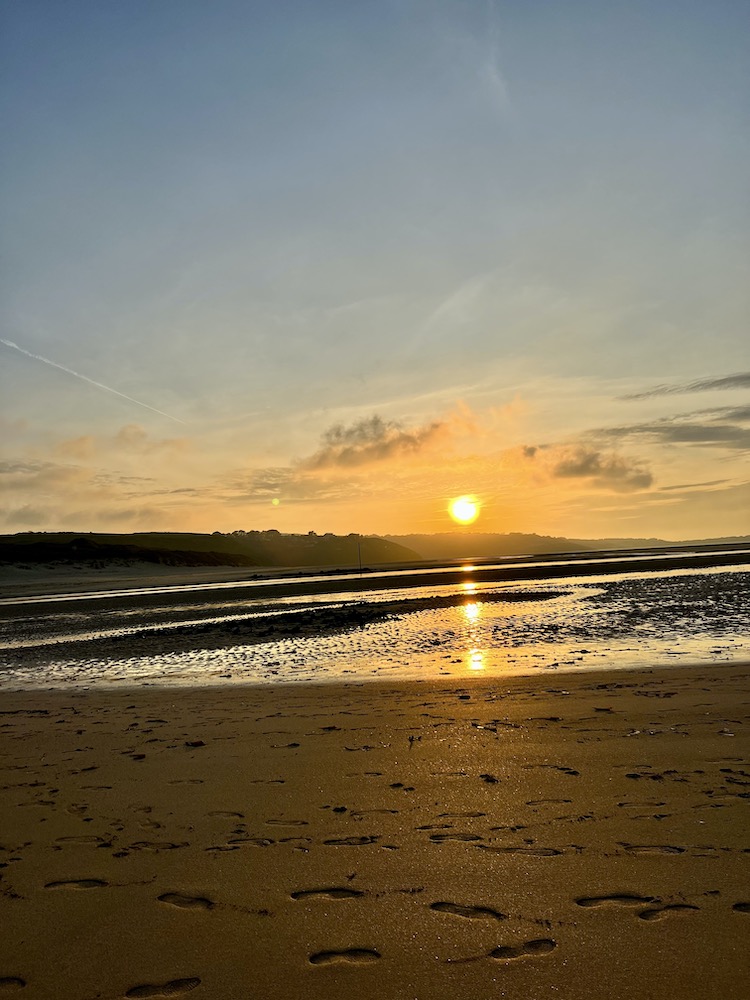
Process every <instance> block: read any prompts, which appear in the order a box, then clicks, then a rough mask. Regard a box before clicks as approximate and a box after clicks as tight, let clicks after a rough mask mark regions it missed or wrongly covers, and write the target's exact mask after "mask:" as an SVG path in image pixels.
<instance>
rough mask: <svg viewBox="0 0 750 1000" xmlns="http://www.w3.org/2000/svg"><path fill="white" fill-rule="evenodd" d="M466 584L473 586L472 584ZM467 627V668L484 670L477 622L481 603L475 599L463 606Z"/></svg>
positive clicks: (480, 615) (480, 614)
mask: <svg viewBox="0 0 750 1000" xmlns="http://www.w3.org/2000/svg"><path fill="white" fill-rule="evenodd" d="M466 586H470V587H472V589H473V587H474V585H473V584H468V585H466ZM463 612H464V615H465V616H466V622H467V624H468V626H469V629H468V642H469V650H468V652H467V654H466V665H467V667H468V669H469V670H484V652H483V651H482V650H481V649H480V648H479V629H478V627H477V626H478V624H479V621H480V619H481V617H482V605H481V604H478V603H477V602H476V601H469V602H467V603H466V604H464V606H463Z"/></svg>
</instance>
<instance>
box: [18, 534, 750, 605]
mask: <svg viewBox="0 0 750 1000" xmlns="http://www.w3.org/2000/svg"><path fill="white" fill-rule="evenodd" d="M744 564H747V565H750V551H748V550H746V549H744V548H742V547H737V546H728V547H726V548H725V549H717V550H715V551H709V552H704V551H687V552H677V551H674V550H670V549H665V550H663V551H660V552H658V553H657V552H648V553H640V552H639V551H638V550H633V551H629V550H624V551H618V552H582V553H553V554H544V555H540V556H524V557H514V558H510V557H506V558H504V559H498V560H496V561H491V560H480V561H478V562H476V564H474V565H471V566H470V567H469V568H470V569H471V573H472V579H474V580H478V581H498V582H514V581H523V580H545V579H555V578H557V577H573V576H581V575H587V574H594V573H596V574H602V573H622V572H630V571H632V572H639V571H640V572H654V571H658V570H662V569H676V568H686V569H690V568H705V567H710V566H740V565H744ZM441 569H442V570H443V572H444V582H445V583H450V582H459V581H460V580H462V579H465V576H464V574H465V572H466V567H464V566H462V565H461V564H460V561H458V562H456V561H452V562H451V561H449V562H428V561H425V562H423V563H405V564H393V563H391V564H383V565H375V566H365V567H363V568H362V569H361V570H359V569H358V568H357V567H353V566H351V565H344V566H341V567H336V566H321V567H310V566H298V567H294V566H289V567H275V566H274V567H265V566H259V567H232V566H195V567H186V566H179V567H175V566H167V565H158V564H154V563H138V562H134V563H132V564H129V565H112V564H110V565H103V566H97V567H95V566H92V565H90V564H86V563H79V564H77V565H72V566H71V565H65V564H59V565H23V564H19V563H4V564H0V599H3V600H10V599H13V598H16V597H18V598H24V597H41V596H45V595H50V596H53V595H56V594H61V595H62V594H74V593H81V594H85V593H95V592H98V591H105V590H113V591H114V590H118V591H124V590H130V589H133V590H136V589H147V588H152V587H170V588H171V587H192V586H195V587H200V586H201V585H204V584H205V585H209V586H210V585H212V584H225V583H226V584H231V583H237V584H238V585H239V586H241V585H242V584H244V583H247V582H249V581H254V582H259V583H262V582H263V581H267V582H268V584H269V587H273V589H274V591H275V592H276V593H278V594H279V596H281V595H282V591H281V590H279V589H278V587H276V585H275V581H277V580H284V581H287V580H288V581H293V580H296V581H298V582H297V584H296V585H295V584H294V583H291V582H290V584H289V586H288V588H287V589H286V590H285V591H284V592H283V593H302V592H305V593H327V592H335V591H336V590H343V589H347V590H351V589H362V590H371V589H373V588H374V587H377V588H378V589H380V588H382V587H383V586H388V585H390V584H389V581H388V579H387V578H388V577H389V576H391V577H393V580H394V582H397V584H398V585H399V586H407V585H408V586H417V585H418V584H419V583H420V582H421V581H422V580H423V579H424V574H425V573H426V572H432V571H438V570H441ZM337 575H343V576H345V577H346V580H345V581H344V582H343V583H341V584H337V583H336V582H335V580H334V579H332V578H333V577H335V576H337ZM311 578H320V581H319V582H318V583H315V584H313V583H311V582H310V580H311Z"/></svg>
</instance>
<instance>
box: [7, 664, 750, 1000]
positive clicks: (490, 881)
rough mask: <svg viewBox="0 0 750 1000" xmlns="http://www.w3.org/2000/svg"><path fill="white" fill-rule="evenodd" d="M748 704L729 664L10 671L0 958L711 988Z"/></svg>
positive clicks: (144, 982)
mask: <svg viewBox="0 0 750 1000" xmlns="http://www.w3.org/2000/svg"><path fill="white" fill-rule="evenodd" d="M749 715H750V665H749V664H743V665H741V666H739V665H727V666H720V667H719V666H716V665H701V666H693V667H685V666H684V665H676V666H674V667H669V668H668V669H665V670H662V669H660V668H658V669H654V668H650V669H644V670H638V671H632V670H631V671H625V670H623V671H618V672H608V671H606V670H604V671H600V670H594V669H593V668H590V669H589V670H588V671H580V672H579V673H576V674H572V673H566V674H565V675H557V676H555V675H550V674H546V675H544V676H533V677H508V678H492V679H486V678H479V677H467V678H465V679H462V680H461V681H460V682H457V681H456V679H455V678H450V679H447V678H446V679H438V680H429V681H427V680H426V681H415V682H403V683H396V684H394V683H392V682H387V681H379V682H370V681H366V682H364V681H359V680H354V681H351V682H349V683H345V684H304V685H302V684H300V685H298V686H294V687H288V686H283V685H275V686H274V685H264V686H254V685H252V686H251V685H248V686H241V687H239V686H236V687H228V688H225V689H217V688H205V687H196V688H180V689H174V688H172V689H167V688H156V687H145V688H137V689H133V688H127V689H118V690H116V691H111V690H106V691H104V690H101V689H99V690H90V691H81V690H77V691H59V690H58V691H33V692H30V691H25V692H7V693H5V694H4V695H3V704H2V708H1V709H0V726H2V728H3V733H4V737H5V739H4V741H3V745H4V752H3V754H2V757H0V803H1V807H0V815H2V816H3V817H4V822H3V827H4V829H3V833H2V837H1V838H0V865H1V866H3V867H0V890H1V891H0V913H2V919H3V925H4V928H7V930H6V931H4V934H3V935H2V936H0V984H2V983H5V984H6V989H9V990H10V989H11V988H12V985H13V983H15V984H16V987H15V988H16V989H17V990H18V991H19V996H20V995H29V996H32V997H34V998H35V1000H36V998H39V1000H52V998H58V997H60V996H61V995H64V996H65V997H66V1000H92V998H93V997H95V996H96V997H99V998H101V1000H119V998H121V997H127V996H131V997H134V996H152V997H158V996H166V995H170V996H182V995H183V994H187V993H190V995H191V996H193V995H194V996H195V998H196V1000H198V998H200V997H206V998H211V1000H245V998H247V997H248V996H253V995H257V996H263V997H264V998H266V1000H297V998H299V1000H302V998H303V997H304V998H309V1000H323V998H326V1000H328V998H331V1000H350V998H351V995H352V994H353V993H356V994H357V995H358V997H360V998H361V1000H376V998H377V1000H382V998H383V997H388V998H389V1000H390V998H401V997H403V998H404V1000H406V998H412V997H418V998H419V1000H422V998H427V997H430V998H435V1000H454V998H464V997H465V998H470V997H475V996H499V997H503V996H505V997H508V998H515V997H522V996H528V997H531V996H535V997H536V996H547V995H560V996H564V997H565V998H566V1000H583V998H590V997H601V998H605V997H606V998H612V1000H626V998H627V1000H632V997H634V996H670V997H673V998H679V1000H698V998H700V1000H707V998H710V1000H713V998H716V1000H719V998H722V1000H723V998H724V997H727V996H733V995H734V996H737V995H739V994H740V992H741V990H742V989H743V988H744V984H745V983H746V982H747V975H748V973H750V968H749V967H748V958H747V952H746V948H745V944H746V940H747V931H748V926H749V924H748V922H749V921H750V872H749V871H748V868H749V864H748V862H749V861H750V848H749V847H748V842H747V822H746V812H747V800H748V798H750V769H749V766H748V761H747V756H748V742H749V741H748V735H749V734H750V725H749V724H748V723H749V721H750V720H749V718H748V717H749ZM22 982H23V983H25V984H26V988H24V987H23V986H20V985H18V984H20V983H22ZM248 989H250V992H248ZM149 991H150V992H149ZM170 991H171V992H170Z"/></svg>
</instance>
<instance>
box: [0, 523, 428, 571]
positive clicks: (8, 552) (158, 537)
mask: <svg viewBox="0 0 750 1000" xmlns="http://www.w3.org/2000/svg"><path fill="white" fill-rule="evenodd" d="M419 561H420V557H419V556H418V555H417V554H416V553H415V552H412V551H411V550H410V549H407V548H404V546H402V545H398V544H397V543H395V542H391V541H388V540H387V539H384V538H372V537H369V536H365V535H362V536H360V535H332V534H327V535H316V534H315V533H314V532H310V533H309V534H307V535H282V534H281V533H280V532H278V531H275V530H270V531H248V532H245V531H235V532H232V533H231V534H222V533H221V532H218V531H217V532H214V534H212V535H204V534H192V533H186V532H142V533H135V534H97V533H85V534H81V533H78V532H24V533H22V534H18V535H0V562H1V563H24V564H46V563H64V562H68V563H74V562H75V563H86V564H91V565H96V564H102V565H104V564H106V563H112V562H149V563H158V564H162V565H167V566H258V567H261V566H279V567H282V566H341V567H353V566H358V565H360V562H361V564H362V565H363V566H365V565H370V566H372V565H378V564H382V563H394V562H398V563H403V562H406V563H409V562H419Z"/></svg>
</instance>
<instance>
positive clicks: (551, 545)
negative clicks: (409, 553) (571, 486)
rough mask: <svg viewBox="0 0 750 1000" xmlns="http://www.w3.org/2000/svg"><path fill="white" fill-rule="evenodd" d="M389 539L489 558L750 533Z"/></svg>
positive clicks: (440, 553)
mask: <svg viewBox="0 0 750 1000" xmlns="http://www.w3.org/2000/svg"><path fill="white" fill-rule="evenodd" d="M385 537H386V538H387V539H388V540H389V541H391V542H395V543H397V544H399V545H403V546H405V547H407V548H410V549H413V550H414V551H415V552H418V553H419V555H420V556H421V557H422V558H423V559H427V560H431V561H432V560H436V561H437V560H442V559H493V558H502V557H505V556H534V555H550V554H552V553H555V552H604V551H610V550H619V549H656V548H681V547H684V546H689V547H704V546H713V545H743V544H744V545H750V536H747V535H746V536H734V537H731V538H704V539H700V540H697V541H685V542H667V541H664V539H662V538H556V537H554V536H551V535H534V534H521V533H519V532H510V533H509V534H482V533H481V532H473V531H472V532H462V531H450V532H443V533H441V534H437V535H386V536H385Z"/></svg>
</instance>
